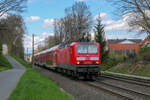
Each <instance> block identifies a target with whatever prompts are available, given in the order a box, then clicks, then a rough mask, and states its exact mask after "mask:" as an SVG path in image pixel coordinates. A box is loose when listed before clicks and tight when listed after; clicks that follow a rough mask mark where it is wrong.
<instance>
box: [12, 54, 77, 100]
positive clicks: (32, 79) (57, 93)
mask: <svg viewBox="0 0 150 100" xmlns="http://www.w3.org/2000/svg"><path fill="white" fill-rule="evenodd" d="M14 58H15V59H16V60H17V61H18V62H20V63H21V64H23V65H24V66H25V67H26V68H27V71H26V72H25V73H24V75H23V76H22V78H21V80H20V81H19V83H18V85H17V87H16V89H15V90H14V91H13V93H12V94H11V96H10V97H9V100H74V98H73V97H71V96H69V95H67V94H66V93H64V92H63V91H61V90H60V88H59V87H58V86H57V85H56V84H55V82H53V81H52V80H50V79H48V78H47V77H45V76H43V75H41V74H40V73H39V72H37V71H36V70H34V69H32V68H31V66H30V65H28V64H27V63H26V62H24V61H23V60H21V59H19V58H17V57H16V56H14Z"/></svg>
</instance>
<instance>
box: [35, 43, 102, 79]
mask: <svg viewBox="0 0 150 100" xmlns="http://www.w3.org/2000/svg"><path fill="white" fill-rule="evenodd" d="M34 63H35V65H38V66H44V67H47V68H49V69H52V70H55V71H57V72H62V73H66V74H68V75H71V76H73V77H76V78H79V79H93V80H94V79H96V77H98V76H99V74H100V64H101V52H100V44H99V43H95V42H94V43H92V42H72V43H62V44H59V45H56V46H54V47H52V48H49V49H46V50H44V51H41V52H38V53H37V54H35V55H34Z"/></svg>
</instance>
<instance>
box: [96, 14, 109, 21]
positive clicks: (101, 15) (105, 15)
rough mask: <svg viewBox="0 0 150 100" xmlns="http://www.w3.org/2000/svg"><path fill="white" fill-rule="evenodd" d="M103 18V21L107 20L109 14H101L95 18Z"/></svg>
mask: <svg viewBox="0 0 150 100" xmlns="http://www.w3.org/2000/svg"><path fill="white" fill-rule="evenodd" d="M99 17H100V18H101V19H102V20H104V19H106V18H107V17H108V14H106V13H100V14H97V15H96V16H95V17H94V20H96V19H97V18H99Z"/></svg>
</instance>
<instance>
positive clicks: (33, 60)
mask: <svg viewBox="0 0 150 100" xmlns="http://www.w3.org/2000/svg"><path fill="white" fill-rule="evenodd" d="M33 64H34V34H32V66H33Z"/></svg>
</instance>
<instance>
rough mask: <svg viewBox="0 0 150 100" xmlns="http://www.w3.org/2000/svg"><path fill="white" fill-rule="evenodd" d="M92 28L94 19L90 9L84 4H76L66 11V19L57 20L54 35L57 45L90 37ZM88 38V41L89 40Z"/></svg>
mask: <svg viewBox="0 0 150 100" xmlns="http://www.w3.org/2000/svg"><path fill="white" fill-rule="evenodd" d="M91 27H92V17H91V12H90V11H89V7H88V6H87V5H86V4H85V3H84V2H76V3H75V4H74V5H72V7H69V8H66V9H65V17H64V18H62V19H60V20H56V21H55V23H54V33H55V42H56V44H58V43H61V42H72V41H79V40H81V39H84V37H86V36H87V37H89V32H90V30H91ZM87 37H86V40H87Z"/></svg>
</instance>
